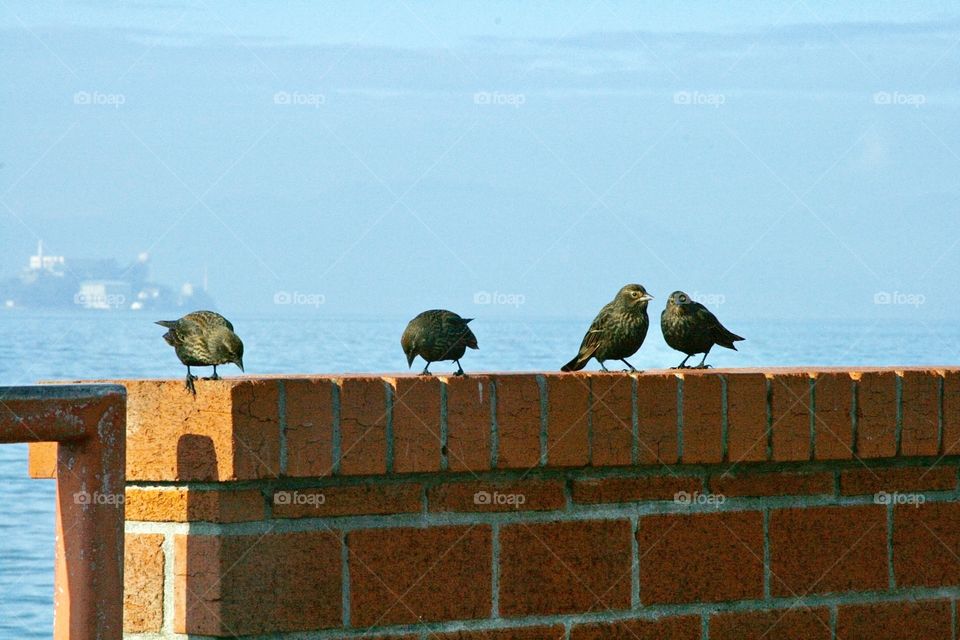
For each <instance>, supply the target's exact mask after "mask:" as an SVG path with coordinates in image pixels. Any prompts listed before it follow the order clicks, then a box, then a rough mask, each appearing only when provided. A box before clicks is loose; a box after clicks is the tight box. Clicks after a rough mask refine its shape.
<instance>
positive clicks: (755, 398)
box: [726, 373, 767, 462]
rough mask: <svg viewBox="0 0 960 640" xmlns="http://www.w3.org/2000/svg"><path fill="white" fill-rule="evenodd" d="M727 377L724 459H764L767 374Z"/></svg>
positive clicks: (730, 375)
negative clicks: (725, 456)
mask: <svg viewBox="0 0 960 640" xmlns="http://www.w3.org/2000/svg"><path fill="white" fill-rule="evenodd" d="M726 378H727V458H728V459H729V460H730V462H760V461H763V460H766V459H767V377H766V376H765V375H763V374H762V373H732V374H728V375H727V376H726Z"/></svg>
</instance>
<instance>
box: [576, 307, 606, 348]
mask: <svg viewBox="0 0 960 640" xmlns="http://www.w3.org/2000/svg"><path fill="white" fill-rule="evenodd" d="M610 313H611V308H610V305H609V304H608V305H606V306H604V307H603V309H600V313H598V314H597V317H596V318H594V319H593V322H591V323H590V328H589V329H587V333H586V335H585V336H583V342H581V343H580V356H581V357H583V356H587V354H592V353H593V352H594V351H596V350H597V347H598V346H600V341H601V340H602V338H603V333H604V330H605V329H606V327H607V324H608V323H609V318H610ZM587 357H589V356H587Z"/></svg>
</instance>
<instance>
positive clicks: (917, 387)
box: [31, 369, 960, 640]
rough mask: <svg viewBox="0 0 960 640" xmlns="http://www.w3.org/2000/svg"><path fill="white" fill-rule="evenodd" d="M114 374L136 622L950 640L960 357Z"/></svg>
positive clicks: (220, 630) (959, 528)
mask: <svg viewBox="0 0 960 640" xmlns="http://www.w3.org/2000/svg"><path fill="white" fill-rule="evenodd" d="M124 384H125V385H126V386H127V389H128V445H127V460H128V469H127V475H128V485H127V492H126V513H127V548H126V585H127V590H126V597H125V626H126V631H127V637H129V638H142V639H144V640H146V639H147V638H158V637H162V638H177V637H181V638H182V637H185V636H184V635H180V634H189V635H190V636H215V637H231V636H254V637H258V636H259V637H262V638H267V637H269V638H278V637H279V638H283V637H290V638H304V637H310V638H320V639H325V638H329V639H331V640H332V639H338V640H339V639H347V638H359V637H364V638H381V639H384V640H385V639H388V638H389V639H400V638H410V639H423V638H440V639H442V640H455V639H456V640H521V639H522V640H539V639H548V638H551V639H552V638H571V639H573V640H588V639H598V640H599V639H609V638H624V639H631V640H646V639H651V640H652V639H668V640H669V639H690V640H708V639H709V640H727V639H730V640H733V639H737V640H743V639H747V640H749V639H757V640H759V639H761V638H763V639H765V640H777V639H785V638H790V639H796V638H803V639H823V640H832V639H842V640H852V639H858V638H864V639H867V638H869V639H880V640H883V639H887V638H890V639H899V638H904V639H906V638H911V639H913V638H952V639H954V640H955V639H956V638H957V631H956V626H957V599H958V598H960V493H958V485H957V481H958V467H960V370H954V369H950V370H913V369H910V370H893V369H890V370H885V369H884V370H881V369H871V370H862V371H849V370H840V369H820V370H767V371H753V370H749V371H748V370H716V371H707V372H684V373H676V372H647V373H643V374H636V375H627V374H601V373H591V374H509V375H506V374H505V375H499V374H491V375H471V376H469V377H465V378H444V377H435V378H419V377H372V376H344V377H284V378H266V379H263V378H257V379H233V380H228V381H222V382H205V381H198V383H197V387H198V388H197V396H196V398H193V397H192V396H190V395H189V394H187V393H185V392H184V389H183V385H182V381H179V380H176V381H149V380H135V381H124ZM49 456H50V449H49V447H47V446H45V445H34V446H33V449H32V451H31V470H32V473H33V474H34V475H35V476H37V477H45V476H48V475H49V473H50V467H49V459H50V458H49ZM303 632H310V633H309V634H304V633H303Z"/></svg>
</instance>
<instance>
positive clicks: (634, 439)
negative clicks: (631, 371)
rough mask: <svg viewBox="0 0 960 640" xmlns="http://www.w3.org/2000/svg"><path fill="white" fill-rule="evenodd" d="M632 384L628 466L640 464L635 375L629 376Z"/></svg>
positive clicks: (637, 391) (637, 388)
mask: <svg viewBox="0 0 960 640" xmlns="http://www.w3.org/2000/svg"><path fill="white" fill-rule="evenodd" d="M630 378H631V380H632V384H631V385H630V415H631V420H630V464H632V465H637V464H639V463H640V416H639V412H638V408H639V399H638V395H639V392H640V391H639V385H640V380H639V378H638V377H637V376H636V375H631V376H630Z"/></svg>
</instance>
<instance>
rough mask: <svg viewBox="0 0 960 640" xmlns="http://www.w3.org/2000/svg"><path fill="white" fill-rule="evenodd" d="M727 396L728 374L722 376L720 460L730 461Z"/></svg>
mask: <svg viewBox="0 0 960 640" xmlns="http://www.w3.org/2000/svg"><path fill="white" fill-rule="evenodd" d="M728 402H729V399H728V398H727V376H725V375H721V376H720V460H722V461H723V462H729V461H730V410H729V409H730V407H729V404H728Z"/></svg>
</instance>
